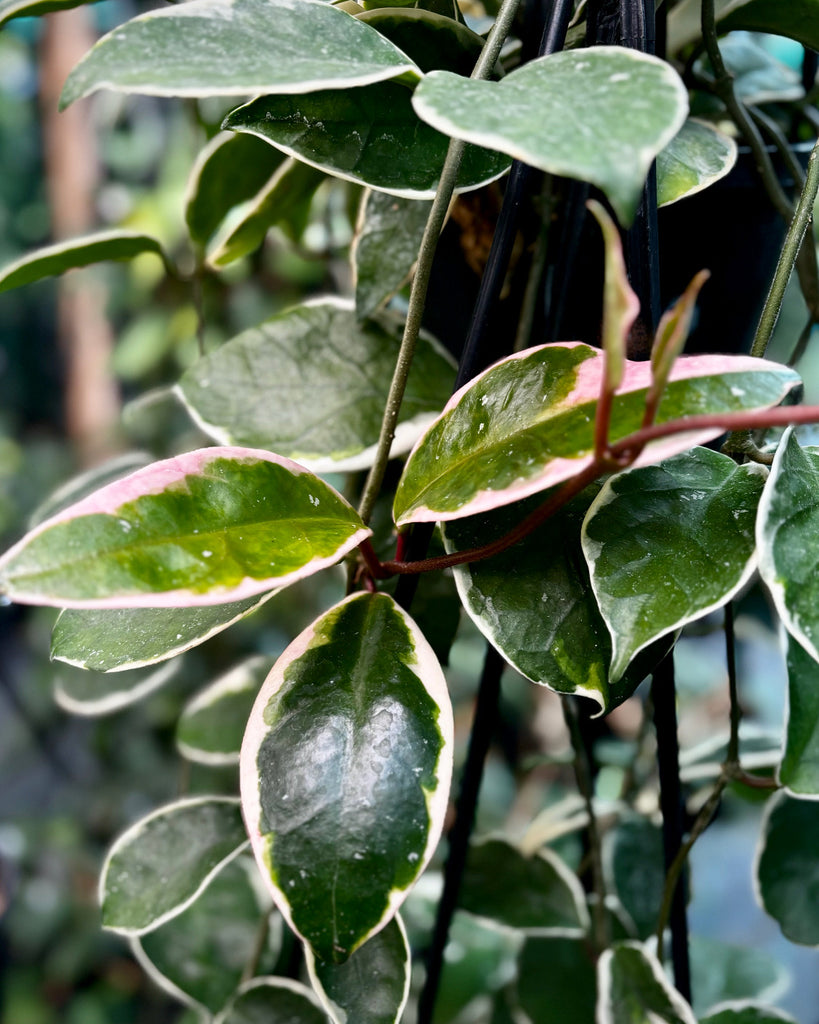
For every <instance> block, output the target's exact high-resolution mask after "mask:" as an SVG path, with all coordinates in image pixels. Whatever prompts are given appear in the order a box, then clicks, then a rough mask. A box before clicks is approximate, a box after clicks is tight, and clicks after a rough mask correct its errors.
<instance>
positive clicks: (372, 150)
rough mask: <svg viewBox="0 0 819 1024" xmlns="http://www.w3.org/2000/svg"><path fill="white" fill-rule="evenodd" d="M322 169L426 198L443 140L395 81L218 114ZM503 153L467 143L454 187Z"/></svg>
mask: <svg viewBox="0 0 819 1024" xmlns="http://www.w3.org/2000/svg"><path fill="white" fill-rule="evenodd" d="M223 127H225V128H229V129H231V130H232V131H241V132H250V133H251V134H254V135H258V136H259V137H260V138H263V139H266V140H267V141H268V142H270V143H272V145H274V146H276V147H277V148H278V149H281V150H283V151H284V152H285V153H288V154H290V155H291V156H295V157H298V159H299V160H303V161H304V162H305V163H308V164H311V165H312V166H313V167H318V168H319V169H320V170H322V171H326V172H327V173H328V174H333V175H335V176H336V177H338V178H344V179H346V180H347V181H354V182H357V183H359V184H361V185H367V186H368V187H369V188H373V189H378V190H380V191H381V192H389V193H390V194H391V195H395V196H403V197H405V198H407V199H431V198H432V196H433V195H434V194H435V189H436V188H437V185H438V177H439V175H440V173H441V167H442V166H443V163H444V157H445V156H446V151H447V147H448V145H449V140H448V139H447V137H446V136H445V135H441V134H440V132H437V131H435V129H434V128H431V127H430V126H429V125H426V124H424V122H423V121H420V120H419V119H418V116H417V115H416V114H415V112H414V110H413V108H412V94H411V93H410V91H409V90H408V89H406V88H405V87H404V86H403V85H397V84H396V83H395V82H379V83H378V84H376V85H368V86H364V87H362V88H357V89H348V88H339V89H335V90H323V91H318V92H311V93H310V94H309V95H307V96H266V97H263V98H262V99H257V100H253V101H252V102H250V103H248V104H246V105H245V106H243V107H239V108H238V110H234V111H233V113H231V114H230V115H228V117H227V118H226V119H225V122H224V126H223ZM509 163H510V161H509V160H508V158H506V157H505V156H501V155H500V154H498V153H492V152H488V151H487V150H482V149H478V148H475V147H470V148H468V149H467V151H466V153H465V154H464V158H463V161H462V163H461V170H460V173H459V177H458V189H459V190H460V191H464V190H467V189H473V188H477V187H478V186H480V185H484V184H486V183H487V182H490V181H493V180H494V179H495V178H498V177H500V175H502V174H503V173H504V172H505V171H506V170H507V168H508V167H509Z"/></svg>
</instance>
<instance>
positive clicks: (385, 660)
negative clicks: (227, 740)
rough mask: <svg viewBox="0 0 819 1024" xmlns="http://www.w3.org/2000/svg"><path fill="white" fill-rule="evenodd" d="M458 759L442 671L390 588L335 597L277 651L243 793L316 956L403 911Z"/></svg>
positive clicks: (276, 894) (275, 875) (248, 752)
mask: <svg viewBox="0 0 819 1024" xmlns="http://www.w3.org/2000/svg"><path fill="white" fill-rule="evenodd" d="M451 770H452V711H451V707H450V703H449V696H448V693H447V689H446V682H445V680H444V677H443V674H442V672H441V669H440V666H439V665H438V662H437V661H436V659H435V656H434V654H433V653H432V650H431V648H430V647H429V645H428V644H427V642H426V640H425V639H424V638H423V636H422V635H421V634H420V632H419V630H418V628H417V627H416V626H415V624H414V623H413V622H412V620H411V619H409V617H408V616H407V615H406V614H405V613H404V612H403V611H402V610H401V609H400V608H399V607H398V605H396V604H395V602H394V601H393V600H392V599H391V598H390V597H388V596H387V595H385V594H367V593H364V594H357V595H353V596H352V597H350V598H348V599H347V600H345V601H343V602H342V603H341V604H339V605H336V607H334V608H332V609H331V610H330V611H329V612H327V613H326V614H325V615H323V616H321V617H320V618H319V619H317V620H316V622H314V623H313V625H312V626H310V627H309V628H308V629H306V630H305V631H304V632H303V633H302V634H301V635H300V636H299V637H298V638H297V639H296V640H295V641H293V643H292V644H291V645H290V647H288V648H287V650H286V651H285V652H284V654H283V655H282V656H281V658H280V659H279V660H278V662H277V663H276V665H275V667H274V669H273V671H272V672H271V674H270V676H269V677H268V679H267V681H266V682H265V684H264V686H263V687H262V690H261V692H260V694H259V697H258V699H257V701H256V704H255V705H254V707H253V711H252V712H251V716H250V719H249V721H248V727H247V732H246V733H245V739H244V742H243V744H242V753H241V767H240V773H241V791H242V804H243V807H244V812H245V817H246V820H247V824H248V831H249V833H250V836H251V842H252V844H253V850H254V853H255V855H256V859H257V861H258V863H259V867H260V869H261V871H262V875H263V877H264V879H265V881H266V882H267V885H268V887H269V888H270V890H271V892H272V895H273V898H274V899H275V901H276V903H277V905H278V906H279V909H280V910H281V911H282V913H283V914H284V916H285V917H286V919H287V920H288V922H289V923H290V924H291V925H292V927H293V928H294V929H295V930H296V931H297V932H298V934H299V935H301V936H302V938H303V939H304V940H305V941H306V942H308V943H309V944H310V946H311V947H312V949H313V952H314V954H315V956H316V957H317V958H318V959H320V960H323V961H327V962H334V963H342V962H343V961H344V960H346V959H347V958H348V957H349V956H350V955H351V954H352V953H354V952H355V950H356V949H358V948H359V947H360V946H361V945H362V944H363V943H364V942H365V941H366V940H367V939H368V938H369V936H371V935H373V934H375V933H376V932H377V931H378V930H379V929H380V928H382V927H384V925H385V924H386V923H387V921H389V920H390V918H391V917H392V915H393V914H394V913H395V911H396V909H397V907H398V906H399V904H400V903H401V902H402V900H403V899H404V897H405V896H406V893H407V891H408V889H409V888H410V886H411V885H412V884H413V883H414V881H415V879H416V878H417V877H418V875H419V873H420V872H421V871H422V869H423V867H424V865H425V864H426V863H427V861H428V860H429V858H430V856H431V855H432V851H433V850H434V848H435V845H436V843H437V841H438V837H439V835H440V832H441V828H442V826H443V818H444V813H445V811H446V804H447V797H448V792H449V781H450V774H451Z"/></svg>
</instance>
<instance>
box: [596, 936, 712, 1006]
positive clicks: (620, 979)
mask: <svg viewBox="0 0 819 1024" xmlns="http://www.w3.org/2000/svg"><path fill="white" fill-rule="evenodd" d="M597 978H598V982H597V984H598V995H597V1016H596V1017H595V1022H596V1024H649V1022H650V1024H697V1022H696V1020H695V1019H694V1013H693V1011H692V1009H691V1007H690V1006H689V1005H688V1003H686V1002H685V1000H684V999H683V998H682V996H681V995H680V994H679V992H677V990H676V989H675V988H674V987H673V986H672V985H671V984H670V982H669V981H668V979H667V978H666V976H665V974H664V973H663V969H662V966H661V965H660V963H659V962H658V961H657V959H656V958H655V957H654V956H652V955H651V954H649V953H647V952H646V951H645V950H644V949H643V947H642V946H640V945H638V944H637V943H636V942H622V943H617V944H616V945H614V946H613V947H612V948H611V949H607V950H605V951H604V952H603V954H602V955H601V957H600V960H599V962H598V967H597Z"/></svg>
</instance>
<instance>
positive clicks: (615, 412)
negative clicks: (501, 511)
mask: <svg viewBox="0 0 819 1024" xmlns="http://www.w3.org/2000/svg"><path fill="white" fill-rule="evenodd" d="M602 372H603V360H602V357H601V355H600V352H599V350H597V349H593V348H591V347H589V346H587V345H584V344H582V343H580V342H562V343H558V344H554V345H543V346H540V347H539V348H534V349H528V350H526V351H524V352H521V353H520V354H518V355H514V356H511V357H510V358H508V359H504V360H502V361H501V362H499V363H496V364H495V365H494V366H492V367H490V368H489V369H488V370H486V371H485V372H484V373H482V374H481V375H480V376H478V377H477V378H475V380H473V381H472V382H470V383H469V384H467V385H466V386H465V387H463V388H461V389H460V391H458V392H457V393H456V394H455V395H453V396H452V398H451V399H450V401H449V402H448V403H447V406H446V408H445V409H444V412H443V413H442V414H441V416H440V417H439V418H438V419H437V420H436V421H435V423H433V424H432V426H431V427H430V428H429V429H428V430H427V432H426V433H425V434H424V436H423V437H422V438H421V440H420V441H419V442H418V444H417V445H416V446H415V448H414V450H413V451H412V453H411V455H410V457H409V460H408V462H407V465H406V467H405V469H404V473H403V475H402V477H401V480H400V482H399V485H398V490H397V492H396V497H395V505H394V514H395V520H396V522H397V523H398V524H399V525H405V524H406V523H411V522H423V521H427V522H429V521H435V520H450V519H459V518H462V517H464V516H469V515H476V514H477V513H479V512H485V511H488V510H489V509H491V508H496V507H498V506H500V505H508V504H510V503H512V502H514V501H519V500H520V499H522V498H525V497H528V496H529V495H530V494H536V493H538V492H540V491H544V490H546V489H547V488H549V487H553V486H554V485H555V484H558V483H562V482H563V481H565V480H567V479H569V478H571V477H573V476H576V475H577V474H578V473H580V472H582V471H583V470H584V469H586V468H587V467H588V466H589V465H590V464H591V462H592V460H593V451H594V413H595V409H596V405H597V397H598V395H599V393H600V379H601V375H602ZM650 374H651V370H650V366H649V364H648V363H643V362H632V361H629V362H627V364H626V369H625V375H624V379H623V385H622V387H621V389H620V390H619V392H618V394H617V395H616V396H615V398H614V402H613V406H612V416H611V429H610V435H609V436H610V438H611V440H612V441H617V440H619V439H621V438H623V437H625V436H626V435H628V434H630V433H632V432H633V431H635V430H637V429H639V427H640V425H641V422H642V416H643V409H644V405H645V396H646V392H647V389H648V386H649V383H650ZM798 382H799V378H798V376H797V374H796V373H794V371H793V370H790V369H788V368H786V367H784V366H779V365H777V364H775V363H769V362H766V361H763V360H754V359H750V358H749V357H746V356H688V357H681V358H680V359H678V360H677V361H676V363H675V364H674V368H673V370H672V372H671V383H670V384H669V385H668V388H667V390H666V392H665V396H664V398H663V401H662V403H661V405H660V409H659V415H658V417H657V420H658V422H660V423H662V422H665V421H667V420H672V419H676V418H678V417H681V416H686V415H692V414H695V413H706V412H709V413H720V412H727V411H729V410H750V409H762V408H766V407H768V406H771V405H776V404H777V403H778V402H780V401H781V400H782V399H783V398H784V397H785V395H787V393H788V392H789V391H790V390H791V389H792V388H793V387H795V386H796V385H797V384H798ZM510 395H514V396H515V400H514V402H510V401H509V396H510ZM720 433H721V431H720V429H719V428H718V427H717V428H715V429H713V430H709V431H702V432H697V434H696V436H695V435H694V434H692V433H688V434H685V435H678V436H675V437H671V438H665V439H663V440H662V441H660V442H656V443H651V444H649V445H647V446H646V448H645V450H644V451H643V453H642V454H641V455H640V457H639V458H638V460H637V461H636V462H635V466H639V465H648V464H649V463H651V462H657V461H659V460H660V459H663V458H667V457H668V456H670V455H673V454H676V453H678V452H681V451H685V450H687V449H688V448H690V447H691V446H692V445H693V444H698V443H702V442H704V441H706V440H709V439H710V438H712V437H717V436H718V435H719V434H720Z"/></svg>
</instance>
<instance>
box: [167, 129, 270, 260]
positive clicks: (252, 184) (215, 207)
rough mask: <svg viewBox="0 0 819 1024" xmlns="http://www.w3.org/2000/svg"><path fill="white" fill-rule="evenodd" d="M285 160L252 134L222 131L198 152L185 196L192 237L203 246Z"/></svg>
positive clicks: (186, 221) (186, 215)
mask: <svg viewBox="0 0 819 1024" xmlns="http://www.w3.org/2000/svg"><path fill="white" fill-rule="evenodd" d="M283 160H284V157H283V156H282V154H281V153H279V152H277V151H276V150H275V149H273V147H272V146H266V145H264V143H263V142H262V141H261V140H260V139H257V138H255V137H254V136H252V135H236V134H235V133H233V132H223V133H222V134H220V135H217V136H216V137H215V138H213V139H212V140H211V141H210V142H209V143H208V145H207V146H205V148H204V149H203V150H202V152H201V153H200V154H199V156H198V158H197V160H196V163H195V165H194V168H193V170H192V171H191V175H190V178H189V179H188V188H187V193H186V196H185V223H186V224H187V225H188V232H189V233H190V236H191V239H192V240H193V241H194V242H195V243H196V244H197V245H199V246H204V245H205V244H206V243H207V241H208V239H209V238H210V237H211V235H212V234H213V233H214V231H216V229H217V228H218V227H219V225H220V224H221V223H222V221H223V219H224V218H225V217H226V216H227V214H228V213H229V211H230V210H232V209H233V207H234V206H238V204H239V203H243V202H245V201H246V200H248V199H252V198H253V196H254V195H256V193H257V192H258V191H259V189H261V188H262V187H263V186H264V185H266V184H267V182H268V180H269V179H270V178H271V177H272V176H273V174H274V173H275V171H276V169H277V168H278V167H279V165H280V164H281V163H282V161H283Z"/></svg>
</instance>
